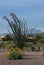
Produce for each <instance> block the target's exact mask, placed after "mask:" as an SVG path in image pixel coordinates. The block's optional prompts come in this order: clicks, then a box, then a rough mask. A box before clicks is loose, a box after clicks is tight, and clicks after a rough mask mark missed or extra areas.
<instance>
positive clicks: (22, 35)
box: [3, 13, 27, 48]
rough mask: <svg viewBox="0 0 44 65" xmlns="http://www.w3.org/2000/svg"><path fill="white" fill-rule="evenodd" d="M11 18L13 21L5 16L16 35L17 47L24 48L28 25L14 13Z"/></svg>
mask: <svg viewBox="0 0 44 65" xmlns="http://www.w3.org/2000/svg"><path fill="white" fill-rule="evenodd" d="M10 16H11V17H12V19H13V20H10V19H8V18H7V17H6V16H3V18H4V19H5V20H6V21H7V22H8V24H9V26H10V28H11V30H12V32H13V34H14V38H15V39H14V41H15V44H16V46H17V47H19V48H23V46H24V44H25V42H26V32H27V30H26V23H25V21H23V22H22V21H21V20H20V19H19V18H18V17H17V16H16V15H15V14H14V13H11V14H10Z"/></svg>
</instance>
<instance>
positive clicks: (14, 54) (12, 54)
mask: <svg viewBox="0 0 44 65" xmlns="http://www.w3.org/2000/svg"><path fill="white" fill-rule="evenodd" d="M4 57H6V58H8V59H10V60H15V59H22V57H23V51H22V50H21V49H19V48H15V49H14V48H11V49H9V50H6V52H5V54H4Z"/></svg>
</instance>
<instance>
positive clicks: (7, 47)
mask: <svg viewBox="0 0 44 65" xmlns="http://www.w3.org/2000/svg"><path fill="white" fill-rule="evenodd" d="M15 47H16V46H15V43H9V44H6V49H11V48H15Z"/></svg>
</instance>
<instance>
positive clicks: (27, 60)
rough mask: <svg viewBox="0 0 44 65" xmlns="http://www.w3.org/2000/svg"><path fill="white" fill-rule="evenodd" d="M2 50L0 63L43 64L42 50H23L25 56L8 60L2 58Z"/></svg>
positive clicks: (6, 64) (17, 64)
mask: <svg viewBox="0 0 44 65" xmlns="http://www.w3.org/2000/svg"><path fill="white" fill-rule="evenodd" d="M3 54H4V53H3V52H0V65H44V57H43V56H42V54H43V53H42V52H41V51H40V52H25V54H26V55H25V56H24V57H23V59H20V60H8V59H6V58H3V56H2V55H3Z"/></svg>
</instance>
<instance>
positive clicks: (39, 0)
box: [0, 0, 44, 33]
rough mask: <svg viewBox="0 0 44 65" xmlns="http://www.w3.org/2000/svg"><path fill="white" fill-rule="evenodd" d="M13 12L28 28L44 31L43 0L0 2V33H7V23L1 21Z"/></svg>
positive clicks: (9, 0)
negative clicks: (23, 20)
mask: <svg viewBox="0 0 44 65" xmlns="http://www.w3.org/2000/svg"><path fill="white" fill-rule="evenodd" d="M11 12H14V13H15V14H16V15H17V16H18V17H21V18H22V19H23V18H24V19H26V20H27V22H28V27H29V28H37V29H40V30H42V31H44V0H0V33H7V32H8V31H7V28H9V26H8V23H7V22H6V21H5V20H3V19H2V17H3V16H4V15H5V16H7V17H8V18H9V14H10V13H11Z"/></svg>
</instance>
